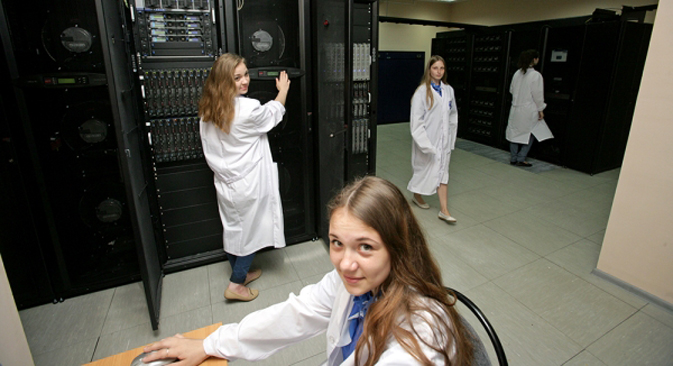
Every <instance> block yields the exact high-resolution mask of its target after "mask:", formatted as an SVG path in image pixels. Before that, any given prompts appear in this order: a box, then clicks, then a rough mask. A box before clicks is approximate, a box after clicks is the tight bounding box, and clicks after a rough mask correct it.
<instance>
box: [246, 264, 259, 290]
mask: <svg viewBox="0 0 673 366" xmlns="http://www.w3.org/2000/svg"><path fill="white" fill-rule="evenodd" d="M250 273H252V276H251V277H250V279H249V280H246V281H245V282H243V286H247V285H248V284H249V283H250V282H252V281H254V280H256V279H258V278H259V277H261V276H262V270H261V269H259V268H258V269H256V270H254V271H252V272H250Z"/></svg>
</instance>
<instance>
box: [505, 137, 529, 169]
mask: <svg viewBox="0 0 673 366" xmlns="http://www.w3.org/2000/svg"><path fill="white" fill-rule="evenodd" d="M534 140H535V138H534V137H533V134H532V133H531V134H530V139H529V140H528V145H524V144H517V143H516V142H510V143H509V152H510V153H511V154H512V157H511V158H510V159H509V161H511V162H512V163H514V162H516V163H523V162H524V161H526V156H527V155H528V151H530V147H531V146H533V141H534Z"/></svg>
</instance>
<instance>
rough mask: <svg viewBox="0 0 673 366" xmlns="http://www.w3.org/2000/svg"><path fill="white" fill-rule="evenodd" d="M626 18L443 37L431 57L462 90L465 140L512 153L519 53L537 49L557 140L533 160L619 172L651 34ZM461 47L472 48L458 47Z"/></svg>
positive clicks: (536, 151)
mask: <svg viewBox="0 0 673 366" xmlns="http://www.w3.org/2000/svg"><path fill="white" fill-rule="evenodd" d="M648 10H649V8H648ZM641 16H642V14H641ZM627 19H631V18H629V13H627V12H625V13H624V15H623V16H622V17H621V18H620V17H619V16H615V17H611V18H609V19H599V18H592V17H578V18H568V19H557V20H549V21H540V22H532V23H522V24H511V25H506V26H497V27H490V28H485V29H484V28H482V29H476V30H463V31H453V32H443V33H438V35H437V38H435V39H433V51H432V52H433V54H439V55H441V56H443V57H444V59H445V60H446V63H447V65H446V66H447V77H448V81H449V84H452V85H455V86H454V89H455V90H456V96H457V98H458V100H459V103H458V106H459V113H460V114H459V123H458V136H459V137H461V138H464V139H468V140H471V141H475V142H479V143H482V144H485V145H489V146H494V147H498V148H501V149H504V150H508V149H509V142H508V141H507V140H506V138H505V131H506V127H507V120H508V116H509V108H510V104H511V95H510V93H509V85H510V83H511V79H512V76H513V74H514V73H515V72H516V70H517V61H518V56H519V54H520V53H521V52H522V51H524V50H527V49H536V50H538V51H539V52H540V63H539V64H538V66H537V67H536V68H537V69H538V70H539V71H540V72H541V73H542V75H543V77H544V80H545V102H546V103H547V108H546V109H545V111H544V112H545V121H546V122H547V124H548V126H549V128H550V129H551V131H552V133H553V134H554V138H553V139H550V140H546V141H543V142H538V143H536V144H535V146H534V147H533V149H532V150H531V152H530V154H529V155H530V156H531V157H534V158H538V159H540V160H544V161H549V162H552V163H554V164H558V165H563V166H566V167H569V168H572V169H575V170H579V171H582V172H586V173H589V174H595V173H600V172H602V171H606V170H609V169H614V168H617V167H619V166H620V165H621V161H622V159H623V156H624V150H625V147H626V141H627V139H628V133H629V128H630V124H631V119H632V117H633V112H634V108H635V101H636V98H637V93H638V87H639V85H640V78H641V76H642V71H643V67H644V63H645V57H646V54H647V47H648V45H649V38H650V34H651V31H652V25H651V24H645V23H642V19H640V22H632V21H627ZM462 44H465V45H466V47H465V50H463V49H462V47H458V46H457V45H462ZM463 58H465V60H463ZM454 69H455V70H454ZM463 69H465V70H467V72H464V73H461V72H460V71H461V70H463ZM463 85H466V86H465V87H463ZM463 100H464V101H463Z"/></svg>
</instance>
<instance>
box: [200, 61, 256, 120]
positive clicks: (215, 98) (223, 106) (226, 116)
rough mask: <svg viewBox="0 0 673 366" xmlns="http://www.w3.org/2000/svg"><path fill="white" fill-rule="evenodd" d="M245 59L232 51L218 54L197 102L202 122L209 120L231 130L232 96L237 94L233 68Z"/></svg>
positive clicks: (233, 110) (233, 105) (233, 103)
mask: <svg viewBox="0 0 673 366" xmlns="http://www.w3.org/2000/svg"><path fill="white" fill-rule="evenodd" d="M241 63H243V64H245V59H244V58H243V57H241V56H239V55H236V54H233V53H225V54H224V55H222V56H220V57H219V58H218V59H217V60H216V61H215V63H214V64H213V68H212V69H211V70H210V74H209V75H208V79H206V82H205V84H204V85H203V93H202V94H201V101H200V102H199V117H201V120H203V121H204V122H210V123H213V124H215V126H217V127H219V129H220V130H222V131H224V132H225V133H229V131H230V130H231V122H232V121H233V120H234V115H235V107H236V104H235V102H234V98H235V97H236V95H238V91H237V89H236V82H235V81H234V70H235V69H236V67H238V65H240V64H241Z"/></svg>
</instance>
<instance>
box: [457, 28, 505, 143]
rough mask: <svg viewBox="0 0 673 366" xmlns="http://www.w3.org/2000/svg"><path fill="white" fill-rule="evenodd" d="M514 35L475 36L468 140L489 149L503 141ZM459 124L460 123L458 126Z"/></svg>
mask: <svg viewBox="0 0 673 366" xmlns="http://www.w3.org/2000/svg"><path fill="white" fill-rule="evenodd" d="M510 37H511V32H504V31H491V32H489V31H484V32H479V33H478V34H475V35H474V41H473V45H472V63H471V65H470V91H469V97H470V105H469V111H468V115H469V117H468V118H467V121H465V119H463V122H461V123H463V124H464V123H465V122H467V126H466V127H464V131H465V138H467V139H469V140H472V141H475V142H480V143H483V144H485V145H489V146H497V145H498V142H499V141H500V131H501V129H502V123H503V120H505V122H506V117H504V114H505V110H508V109H506V108H505V104H506V97H507V93H509V89H508V87H509V84H508V83H507V72H506V70H507V64H508V63H507V59H508V57H509V54H508V50H509V43H510ZM459 125H460V123H459Z"/></svg>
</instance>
